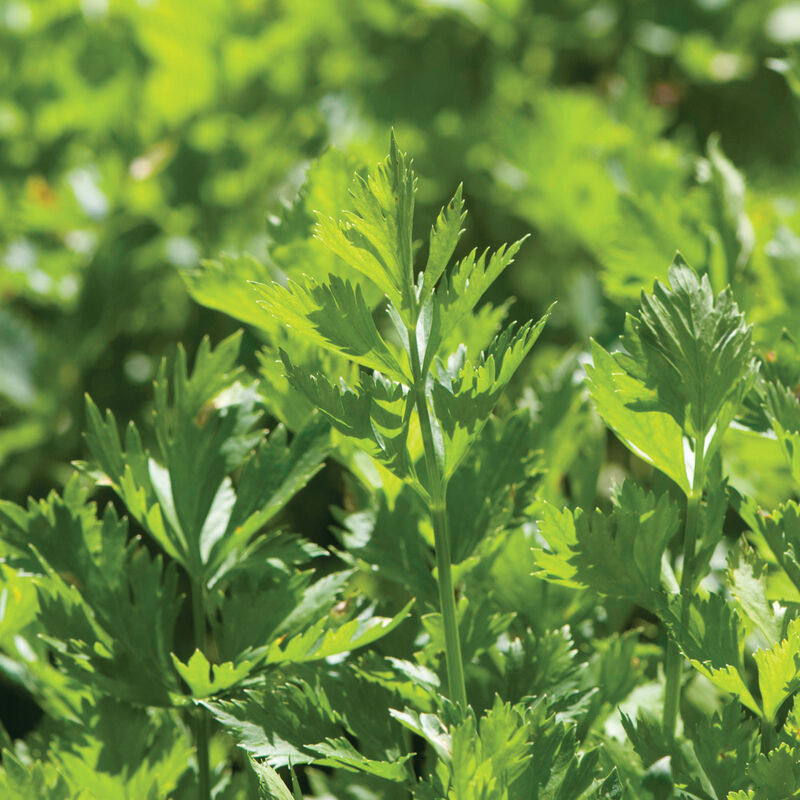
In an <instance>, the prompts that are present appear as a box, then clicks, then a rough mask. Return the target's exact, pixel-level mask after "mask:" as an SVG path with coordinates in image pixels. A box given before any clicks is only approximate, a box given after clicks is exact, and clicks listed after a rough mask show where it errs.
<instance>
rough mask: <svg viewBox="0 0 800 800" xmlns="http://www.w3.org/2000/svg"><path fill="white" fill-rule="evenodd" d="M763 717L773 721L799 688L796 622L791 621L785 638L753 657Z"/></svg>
mask: <svg viewBox="0 0 800 800" xmlns="http://www.w3.org/2000/svg"><path fill="white" fill-rule="evenodd" d="M753 658H754V659H755V662H756V665H757V667H758V687H759V689H760V690H761V704H762V706H763V709H764V717H765V719H767V720H773V719H774V718H775V714H776V713H777V711H778V709H779V708H780V706H781V704H782V703H783V701H784V700H785V699H786V698H787V697H789V695H790V694H792V693H793V692H795V691H797V689H800V619H795V620H792V621H791V622H790V623H789V626H788V628H787V631H786V637H785V638H784V639H783V640H782V641H781V642H780V643H779V644H777V645H775V647H772V648H771V649H769V650H756V652H755V653H754V654H753Z"/></svg>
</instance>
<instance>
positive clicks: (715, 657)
mask: <svg viewBox="0 0 800 800" xmlns="http://www.w3.org/2000/svg"><path fill="white" fill-rule="evenodd" d="M684 602H689V603H690V608H689V621H688V624H687V625H684V624H683V620H682V617H681V605H682V603H681V597H680V595H669V596H667V597H665V598H663V599H662V601H661V603H660V604H659V615H660V616H661V618H662V620H663V621H664V623H665V625H666V626H667V628H668V630H669V631H670V633H671V634H672V636H673V638H674V639H675V641H676V642H677V643H678V645H679V646H680V648H681V650H682V651H683V653H684V655H685V656H686V657H687V658H688V659H689V660H690V661H691V662H692V664H693V666H694V667H695V669H697V670H698V671H699V672H701V673H702V674H703V675H705V676H706V677H707V678H708V679H709V680H710V681H711V682H712V683H713V684H714V685H715V686H717V687H719V688H720V689H722V690H723V691H726V692H729V693H731V694H733V695H735V696H736V697H738V698H739V700H740V702H741V703H743V704H744V705H745V706H747V707H748V708H749V709H750V710H751V711H754V712H755V713H756V714H759V715H760V714H761V709H760V707H759V705H758V703H757V702H756V701H755V699H754V698H753V696H752V694H751V693H750V690H749V689H748V688H747V684H746V682H745V676H746V672H745V669H744V662H743V650H744V631H743V629H742V623H741V620H740V619H739V615H738V614H737V613H736V611H735V610H734V609H733V608H731V606H730V605H728V603H727V602H726V601H725V598H724V597H722V595H719V594H709V595H708V597H705V598H701V597H697V596H693V597H691V598H686V599H685V600H684Z"/></svg>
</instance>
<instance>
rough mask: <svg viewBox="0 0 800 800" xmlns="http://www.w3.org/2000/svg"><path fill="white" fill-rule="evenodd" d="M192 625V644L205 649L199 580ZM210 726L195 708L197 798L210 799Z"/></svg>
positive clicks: (203, 713) (201, 710)
mask: <svg viewBox="0 0 800 800" xmlns="http://www.w3.org/2000/svg"><path fill="white" fill-rule="evenodd" d="M192 626H193V628H194V645H195V647H196V648H198V649H199V650H201V651H202V652H205V651H206V649H207V648H206V609H205V593H204V587H203V584H202V582H201V581H195V582H193V583H192ZM209 738H210V726H209V719H208V712H207V711H206V709H204V708H203V707H202V706H198V707H197V709H196V718H195V748H196V750H197V784H198V798H199V800H211V768H210V763H209V754H208V743H209Z"/></svg>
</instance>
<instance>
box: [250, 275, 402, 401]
mask: <svg viewBox="0 0 800 800" xmlns="http://www.w3.org/2000/svg"><path fill="white" fill-rule="evenodd" d="M256 289H257V291H258V293H259V295H260V296H261V300H260V301H259V302H260V304H261V305H262V306H263V307H264V308H265V309H266V310H267V312H269V313H270V314H271V315H272V316H273V317H274V318H275V319H276V320H278V321H279V322H280V323H282V324H284V325H287V326H289V327H290V328H292V329H293V330H294V331H296V332H297V333H299V334H301V335H302V336H305V337H307V338H308V339H310V340H311V341H312V342H314V343H316V344H317V345H319V346H320V347H324V348H325V349H327V350H331V351H333V352H334V353H340V354H342V355H344V356H346V357H347V358H349V359H351V360H352V361H355V362H356V363H358V364H360V365H361V366H363V367H366V368H368V369H374V370H378V371H379V372H381V373H383V374H385V375H386V376H387V377H389V378H391V379H392V380H395V381H401V382H404V383H406V384H407V385H408V384H410V383H412V381H411V378H410V377H409V375H408V370H407V368H404V367H403V366H401V363H400V356H399V354H397V353H395V352H394V348H392V347H390V345H388V344H387V343H386V342H385V341H384V339H383V338H382V337H381V335H380V333H378V329H377V327H376V326H375V322H374V320H373V318H372V311H371V309H370V308H369V307H368V306H367V304H366V302H365V300H364V295H363V293H362V290H361V287H360V286H359V285H358V284H356V285H355V286H354V285H353V284H351V283H350V282H349V281H343V280H342V279H341V278H337V277H336V276H335V275H329V276H328V283H317V282H316V281H315V280H313V279H311V278H307V279H306V280H305V283H304V284H299V283H296V282H294V281H290V282H289V284H288V286H287V287H286V288H284V287H283V286H280V285H279V284H277V283H273V284H270V285H265V284H259V285H257V286H256Z"/></svg>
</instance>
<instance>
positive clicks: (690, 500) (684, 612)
mask: <svg viewBox="0 0 800 800" xmlns="http://www.w3.org/2000/svg"><path fill="white" fill-rule="evenodd" d="M704 447H705V437H704V436H698V437H697V438H696V440H695V449H694V453H695V456H694V473H693V475H692V489H691V491H690V492H689V496H688V497H687V500H686V522H685V525H684V529H683V570H682V572H681V583H680V592H681V597H680V611H681V617H680V619H681V629H685V628H686V627H687V626H688V625H689V614H690V612H691V602H690V601H689V599H688V595H689V594H690V593H691V592H693V591H694V572H695V564H694V557H695V552H696V550H697V529H698V521H699V518H700V502H701V500H702V498H703V485H704V483H705V452H704ZM682 664H683V657H682V655H681V651H680V648H679V647H678V643H677V642H676V641H675V640H674V639H670V641H669V643H668V645H667V656H666V661H665V665H664V672H665V677H666V685H665V688H664V717H663V725H664V732H665V733H667V734H668V735H669V736H674V735H675V728H676V726H677V722H678V708H679V706H680V699H681V666H682Z"/></svg>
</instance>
